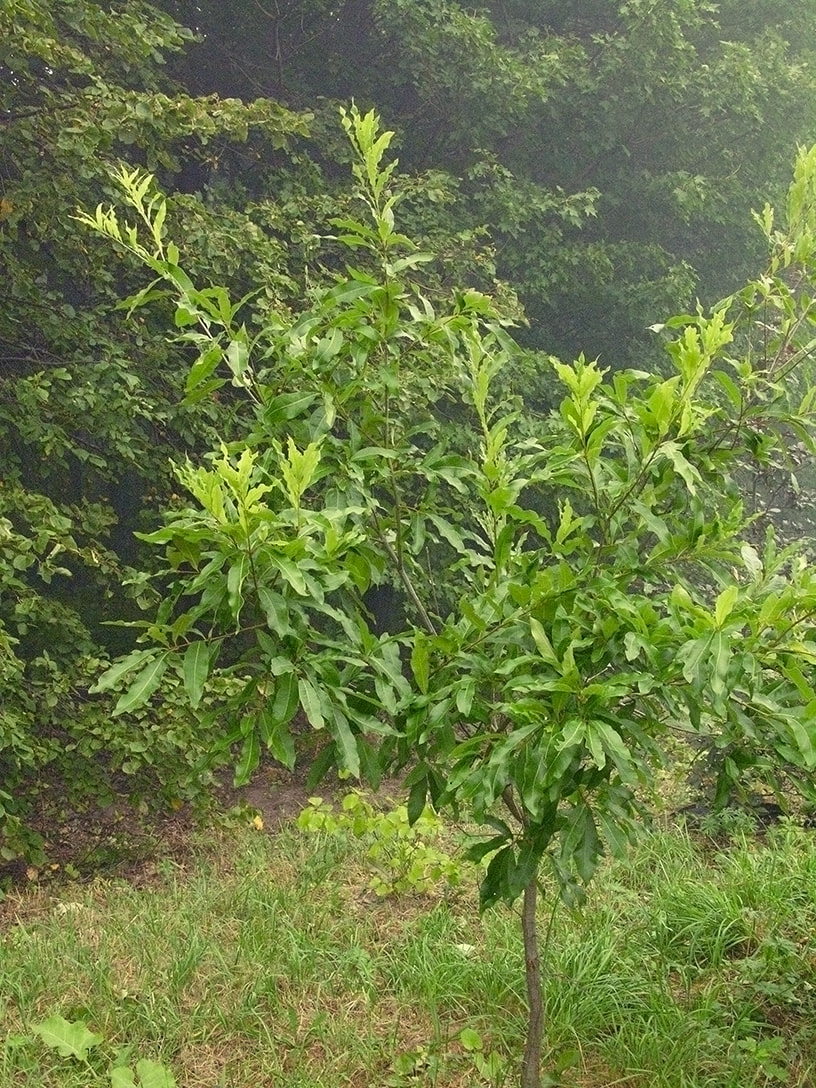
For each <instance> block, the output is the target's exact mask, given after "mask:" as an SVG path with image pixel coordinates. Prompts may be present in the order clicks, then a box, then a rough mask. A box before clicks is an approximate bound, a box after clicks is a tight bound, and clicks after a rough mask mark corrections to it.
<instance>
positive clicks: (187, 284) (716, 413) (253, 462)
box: [81, 109, 816, 1088]
mask: <svg viewBox="0 0 816 1088" xmlns="http://www.w3.org/2000/svg"><path fill="white" fill-rule="evenodd" d="M343 125H344V127H345V130H346V132H347V134H348V136H349V138H350V140H351V143H352V145H353V149H354V155H355V159H354V166H353V170H354V176H355V179H356V184H357V186H358V191H359V196H360V200H361V204H362V206H363V208H364V209H365V212H366V216H365V218H360V219H344V220H339V221H335V223H334V226H335V229H336V231H337V238H339V239H340V240H342V242H343V243H344V244H345V245H347V246H348V247H349V250H350V251H351V252H352V253H353V254H354V256H355V264H354V266H351V265H349V267H348V268H347V270H346V273H345V275H344V276H342V277H340V278H339V279H338V281H337V283H336V284H335V285H334V286H332V287H329V288H327V289H320V290H316V291H315V292H314V294H313V296H312V297H311V298H310V299H309V300H308V303H309V304H308V306H307V307H306V308H305V309H304V312H303V313H302V314H301V315H300V317H298V318H297V319H295V320H294V321H285V320H283V319H282V318H279V317H277V316H276V315H275V314H274V313H272V314H270V315H269V316H268V318H267V320H266V321H265V322H264V323H263V324H262V325H259V326H257V327H254V326H253V327H250V326H248V325H247V324H245V323H241V315H240V309H241V304H240V303H237V304H236V303H233V302H232V300H231V298H230V295H229V293H228V291H227V290H226V288H224V287H222V286H216V287H206V288H204V289H201V288H198V287H196V286H195V285H194V284H193V283H192V282H191V280H190V278H189V277H188V276H187V275H186V273H185V272H184V271H183V269H182V267H181V266H180V264H179V261H180V254H179V250H178V248H177V246H176V245H174V244H173V243H172V242H169V241H167V240H166V238H165V232H164V201H163V198H162V197H161V195H160V194H158V193H157V192H155V191H154V189H153V188H152V182H151V179H150V177H149V176H144V175H141V174H139V173H138V172H127V171H126V170H123V171H122V172H121V174H120V176H119V182H120V184H121V185H122V187H123V190H124V192H125V196H126V199H127V201H128V202H129V204H130V206H131V209H132V210H135V211H136V212H137V213H138V226H129V225H126V224H124V223H121V222H120V220H119V218H118V216H117V213H116V212H115V211H114V210H113V209H105V208H103V207H101V206H100V207H99V208H98V209H97V211H96V213H95V215H83V216H82V217H81V218H82V219H83V220H84V221H85V222H86V223H87V224H88V225H89V226H90V227H92V228H93V229H94V230H96V231H98V232H100V233H102V234H104V235H107V236H109V237H110V238H112V239H113V240H114V241H115V242H116V243H117V244H118V245H119V246H120V247H123V248H124V249H126V250H128V251H129V252H130V253H131V254H133V255H134V256H135V257H137V258H138V259H139V260H141V261H142V262H143V263H144V264H145V265H146V266H147V267H148V268H149V269H150V270H151V271H152V273H153V276H154V277H155V279H154V282H153V283H152V284H151V285H150V286H148V287H147V288H145V290H144V291H142V292H141V293H140V294H139V295H137V296H136V297H134V298H133V299H131V300H130V306H131V307H132V308H136V307H138V306H141V305H143V304H145V303H146V302H147V301H148V300H149V299H150V298H152V297H154V295H155V293H156V291H157V290H163V291H166V292H169V293H170V294H171V295H172V296H173V298H174V299H175V301H176V307H177V310H176V325H177V327H178V335H179V336H181V338H182V339H184V340H185V341H187V342H190V343H193V344H194V345H196V346H197V347H198V348H199V352H200V353H199V356H198V359H197V361H196V362H195V363H194V364H193V366H192V368H191V370H190V373H189V376H188V380H187V390H188V395H189V396H191V397H198V396H202V395H205V394H206V393H207V392H212V391H215V390H216V389H217V388H218V387H219V386H222V385H224V383H231V384H232V386H234V387H236V388H238V389H242V390H244V391H245V393H246V395H247V397H249V398H250V399H251V401H252V402H253V404H254V407H255V419H256V424H255V427H254V429H253V431H252V433H251V434H249V435H247V437H246V440H245V441H243V442H240V443H233V444H231V445H223V446H222V447H221V449H220V450H219V451H214V452H213V453H212V454H211V455H210V457H209V459H205V461H204V463H201V464H193V463H191V462H187V463H185V464H182V465H179V466H178V467H177V474H178V477H179V481H180V483H181V484H182V485H183V486H184V488H185V490H186V491H187V493H188V495H189V499H188V505H187V506H186V507H185V508H184V509H177V510H172V511H169V512H168V513H167V515H166V523H165V525H164V526H163V527H162V528H160V529H157V530H156V531H155V532H153V533H151V534H150V535H149V536H148V537H147V538H146V539H148V540H149V541H151V542H152V543H154V544H156V545H160V546H163V547H164V548H165V553H166V559H167V563H166V569H165V572H164V576H163V578H162V579H160V580H159V582H158V583H157V597H158V607H157V611H156V615H155V618H153V619H151V620H148V621H146V622H144V624H143V625H142V626H143V628H144V630H143V633H142V635H141V645H140V646H139V648H137V649H136V650H135V651H134V652H133V653H131V654H130V655H129V656H128V657H126V658H124V659H123V660H121V661H120V662H118V663H117V664H116V665H114V667H113V668H112V669H110V670H109V671H108V672H107V673H106V674H105V675H103V676H102V677H101V679H100V680H99V681H98V683H97V685H96V689H97V690H98V691H104V690H115V689H117V688H118V687H120V686H121V687H125V690H124V691H123V694H122V695H121V697H120V698H119V702H118V706H117V711H118V713H120V714H124V713H127V712H128V711H130V710H132V709H134V708H136V707H138V706H139V705H140V704H143V703H144V702H145V701H147V700H149V699H150V697H151V695H152V694H153V693H154V692H155V691H156V690H157V688H158V687H159V685H160V684H161V682H162V677H163V676H164V675H165V674H166V673H167V672H168V671H170V670H172V671H175V672H177V673H178V674H180V675H181V676H182V677H183V681H184V685H185V687H186V690H187V693H188V695H189V698H190V701H191V703H192V704H193V706H197V705H199V703H200V702H201V700H202V695H203V693H204V691H205V689H206V688H207V685H208V683H209V681H210V679H211V678H212V677H214V676H215V675H218V674H227V675H228V676H230V677H231V678H232V680H233V684H234V687H235V695H234V697H233V698H232V699H231V700H230V701H229V703H228V705H226V706H225V707H224V709H223V710H222V712H221V713H222V714H223V717H224V720H225V721H229V722H230V723H231V724H230V728H229V729H228V730H227V731H225V735H224V738H223V740H224V743H225V744H229V745H232V744H237V745H238V746H239V747H238V751H239V756H238V765H237V770H236V777H237V778H238V780H246V778H247V777H248V776H249V775H250V774H251V772H252V770H253V768H254V767H255V765H256V764H257V762H258V759H259V754H260V750H261V747H262V746H266V747H267V748H268V749H269V751H270V752H271V753H272V755H273V756H274V757H275V758H276V759H278V760H280V761H281V762H282V763H284V764H286V765H287V766H289V767H291V766H292V765H293V764H294V761H295V757H296V740H295V737H294V736H293V733H292V730H291V723H292V721H293V718H294V716H295V714H296V713H297V711H298V709H301V710H302V712H303V714H304V715H305V717H306V719H308V721H309V723H310V724H311V726H312V728H313V729H314V730H316V731H318V732H319V733H320V734H322V735H323V736H325V738H326V741H325V744H324V746H323V749H322V752H321V754H320V755H319V757H318V759H317V763H316V767H315V773H317V774H319V773H320V772H321V771H325V770H326V769H327V768H328V767H330V766H332V765H335V766H337V767H340V768H342V769H343V770H345V771H347V772H350V773H351V774H353V775H359V776H361V777H363V778H365V779H367V780H368V781H369V782H371V783H373V784H374V785H375V786H376V784H377V782H378V781H379V776H380V775H381V773H382V772H383V770H384V769H385V768H387V767H388V768H393V767H394V766H397V767H403V768H406V767H407V768H409V770H408V773H407V777H406V779H405V783H406V789H407V790H408V791H409V793H408V807H409V813H410V814H411V817H412V819H416V818H417V817H418V815H419V814H420V813H421V812H422V810H423V807H424V806H425V804H426V801H427V800H428V799H430V802H431V804H432V805H433V806H434V807H435V808H437V809H440V810H444V809H447V808H450V809H456V810H462V811H464V812H465V813H466V814H467V815H468V816H469V818H471V819H472V820H474V821H475V822H476V823H477V824H478V825H480V826H482V827H484V828H485V830H486V835H485V836H483V837H482V838H481V839H480V840H479V841H478V842H477V843H476V844H475V845H474V846H473V847H472V848H471V851H470V853H471V856H472V857H473V858H474V859H485V860H486V859H487V858H488V857H489V859H490V860H489V863H488V864H487V865H486V869H485V872H484V879H483V882H482V886H481V906H482V907H483V908H485V907H488V906H490V905H491V904H493V903H496V902H498V901H505V902H507V903H512V902H514V901H515V900H516V899H518V898H519V897H522V898H523V906H522V929H523V938H524V948H525V958H526V978H527V992H528V997H529V1016H530V1019H529V1025H528V1035H527V1043H526V1048H525V1053H524V1056H523V1061H522V1072H521V1083H522V1085H523V1086H524V1088H537V1086H539V1085H540V1084H541V1064H542V1040H543V1030H544V1010H543V1008H542V997H541V977H540V970H541V969H540V964H539V957H538V951H537V940H536V900H537V895H538V892H539V889H540V888H541V886H542V881H543V879H544V872H545V871H549V872H550V873H551V875H552V877H553V878H554V883H555V885H556V886H557V887H558V889H559V890H560V893H561V895H562V896H563V897H564V898H565V899H566V900H567V901H574V900H575V899H576V898H578V897H579V896H580V894H581V888H582V885H584V884H586V883H587V882H588V881H589V880H590V878H591V877H592V875H593V872H594V870H595V868H596V866H597V864H598V862H599V859H600V858H601V857H602V856H603V854H604V853H605V852H606V851H609V852H611V853H613V854H620V853H622V852H623V851H624V850H625V848H626V844H627V840H628V839H629V838H630V837H631V835H632V834H633V833H634V832H635V830H636V829H637V828H638V827H639V826H640V825H641V823H642V822H643V820H644V819H645V818H646V817H647V812H646V811H645V809H644V798H645V797H648V787H649V784H650V782H651V781H652V777H653V774H654V772H655V770H656V768H658V767H659V766H660V765H661V763H662V762H663V760H664V759H665V758H666V757H665V748H666V742H667V740H668V739H669V738H677V737H680V738H681V739H682V738H688V739H691V740H693V741H694V742H695V743H697V744H700V745H703V746H710V747H711V748H712V749H713V750H715V751H717V752H719V753H720V754H721V756H722V758H721V778H722V781H723V783H724V784H725V785H726V786H727V785H728V784H729V782H730V783H738V782H739V781H740V780H742V779H744V778H745V777H746V776H747V775H750V774H757V775H760V774H761V775H765V776H766V777H769V778H770V779H771V781H773V782H776V783H777V784H778V783H779V782H780V781H781V778H782V776H783V775H785V774H787V775H788V776H790V777H792V778H793V779H794V780H796V781H797V782H798V783H799V784H800V785H801V786H802V788H804V789H807V788H808V778H809V775H810V773H811V772H812V770H813V768H814V766H816V747H815V746H814V745H815V744H816V689H815V688H814V665H816V626H815V625H814V616H815V615H816V579H814V576H813V573H812V571H811V568H810V567H809V565H808V563H807V560H806V559H805V558H804V556H803V555H800V554H798V553H796V552H794V551H784V550H782V551H780V550H779V549H778V548H777V546H776V543H775V540H774V536H773V533H772V532H771V531H769V532H768V533H767V536H766V537H765V539H764V543H762V542H761V543H760V545H759V546H757V545H756V544H755V543H752V542H751V541H752V539H754V538H755V535H756V534H754V538H749V535H748V532H749V529H750V528H751V526H750V525H749V524H748V519H747V518H746V515H745V514H744V511H743V504H742V500H741V497H740V491H739V487H738V486H737V483H736V480H737V474H738V472H739V471H740V469H741V467H742V466H744V465H746V464H750V462H751V460H752V459H758V458H759V459H761V458H770V457H772V456H773V452H774V450H777V451H781V452H782V453H784V450H785V449H786V447H787V445H788V444H789V442H790V441H791V439H792V437H795V438H796V440H797V441H804V442H806V443H807V444H808V447H809V448H811V449H812V439H811V433H812V423H813V399H814V394H813V387H812V385H811V384H810V383H809V380H808V375H807V368H808V366H809V363H810V358H811V355H812V351H813V347H814V344H816V339H814V336H813V325H814V320H816V304H815V303H814V301H813V295H812V290H811V288H810V287H809V284H810V282H811V279H812V275H813V271H814V268H816V264H815V263H814V260H815V258H816V229H814V228H816V148H814V149H812V150H810V151H804V150H803V151H802V152H800V154H799V157H798V159H797V163H796V168H795V177H794V182H793V185H792V187H791V190H790V196H789V201H788V207H787V209H786V215H785V221H784V224H783V226H782V227H781V229H776V228H775V226H774V219H773V214H772V212H771V211H770V209H766V211H765V213H764V216H763V217H761V225H762V227H763V229H764V231H765V234H766V236H767V238H768V240H769V242H770V244H771V249H772V256H771V259H770V263H769V266H768V268H767V270H766V272H765V274H763V276H762V277H761V278H760V279H758V280H757V281H756V282H754V283H751V284H749V285H748V286H747V287H746V288H745V289H744V290H742V291H740V292H739V293H738V294H736V295H734V296H732V297H730V298H728V299H726V300H724V301H723V302H722V303H720V304H719V305H718V306H716V307H715V308H714V310H713V311H712V312H711V313H710V314H706V313H703V312H698V313H696V314H689V315H682V316H679V317H676V318H673V319H672V320H671V321H669V322H668V323H667V324H666V325H665V326H662V327H660V328H661V329H662V330H664V331H665V333H667V334H668V339H667V341H666V348H667V352H668V357H669V361H670V364H671V374H670V376H668V377H666V376H660V375H657V376H656V375H649V374H646V373H643V372H638V371H624V372H618V373H616V374H615V375H614V376H613V377H612V378H611V379H607V377H606V375H605V373H604V372H603V371H602V370H601V369H600V368H599V367H598V365H597V364H596V363H594V362H592V361H588V360H586V359H584V358H579V359H578V360H577V361H576V362H574V363H572V364H566V363H563V362H561V361H558V360H555V359H553V360H552V367H553V371H554V374H555V376H556V377H557V379H558V381H559V382H560V384H561V387H562V390H563V396H562V400H561V404H560V408H559V409H558V411H556V412H554V413H553V414H552V415H550V416H548V417H546V418H531V417H530V415H529V414H526V413H525V412H524V411H523V409H522V408H521V406H520V405H519V404H516V403H502V402H499V403H497V402H496V400H494V398H493V395H492V389H493V388H494V384H495V379H496V376H497V375H498V374H499V373H500V371H501V370H502V368H503V367H508V366H509V367H511V366H512V362H513V356H514V351H515V347H514V344H513V341H512V339H511V338H510V337H509V335H508V334H507V332H506V329H505V328H504V327H503V325H502V322H501V321H500V319H499V317H498V316H497V315H496V314H495V313H494V312H493V310H492V308H491V304H490V302H489V301H488V300H487V299H486V298H484V297H483V296H481V295H478V294H476V293H475V292H462V293H460V294H457V295H455V296H454V297H453V298H452V300H451V302H450V305H449V306H448V307H447V308H446V309H444V310H443V311H437V310H436V309H434V307H433V306H432V305H431V303H430V301H429V300H428V299H427V297H425V296H424V295H423V293H422V291H421V289H420V287H419V286H418V284H417V268H418V266H419V265H420V264H421V263H422V262H423V261H425V260H427V259H428V257H427V255H425V254H423V253H420V252H418V251H417V250H416V249H415V248H414V247H413V246H412V244H411V242H410V241H409V240H408V239H407V238H405V237H404V236H402V235H401V234H399V233H398V232H397V230H396V227H395V216H394V212H395V208H396V205H397V202H398V196H399V194H398V193H397V192H394V191H393V188H392V185H391V182H392V172H393V170H394V166H395V164H394V163H393V162H391V163H389V164H386V163H385V159H384V157H385V153H386V150H387V148H388V146H389V142H390V138H391V134H390V133H388V132H382V133H381V132H380V131H379V129H378V123H377V119H376V117H375V115H374V114H373V113H369V114H367V115H365V116H362V115H360V114H359V113H358V112H357V111H356V110H354V109H352V110H351V112H350V113H347V114H346V113H344V114H343ZM800 379H801V380H800ZM800 389H801V394H800V393H797V390H800ZM385 584H393V585H394V586H396V587H398V589H399V593H400V596H401V601H402V609H403V611H404V620H402V621H400V622H398V623H397V624H396V625H392V626H391V627H390V628H388V629H387V630H385V631H384V632H383V631H382V630H381V627H380V625H379V624H377V623H376V622H375V619H374V617H372V615H371V614H370V613H369V610H368V608H367V601H370V600H371V597H370V593H371V591H372V589H374V588H376V587H380V586H383V585H385ZM125 685H127V686H125Z"/></svg>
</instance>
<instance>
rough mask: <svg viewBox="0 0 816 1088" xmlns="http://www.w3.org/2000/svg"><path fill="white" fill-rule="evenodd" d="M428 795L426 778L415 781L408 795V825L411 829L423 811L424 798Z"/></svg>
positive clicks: (425, 776) (424, 776)
mask: <svg viewBox="0 0 816 1088" xmlns="http://www.w3.org/2000/svg"><path fill="white" fill-rule="evenodd" d="M427 793H428V776H427V774H425V775H423V776H422V778H419V779H417V781H416V782H414V784H413V786H412V787H411V792H410V793H409V794H408V823H409V824H410V825H411V826H412V827H413V825H414V824H415V823H416V822H417V820H418V819H419V817H420V816H421V815H422V813H423V811H424V809H425V798H426V796H427Z"/></svg>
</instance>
